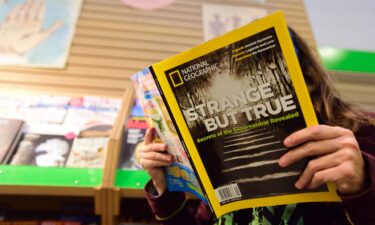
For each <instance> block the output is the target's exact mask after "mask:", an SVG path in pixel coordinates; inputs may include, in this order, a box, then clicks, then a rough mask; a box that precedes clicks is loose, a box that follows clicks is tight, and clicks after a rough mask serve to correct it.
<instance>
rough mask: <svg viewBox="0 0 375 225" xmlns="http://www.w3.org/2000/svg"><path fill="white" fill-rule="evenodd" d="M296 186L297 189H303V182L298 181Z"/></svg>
mask: <svg viewBox="0 0 375 225" xmlns="http://www.w3.org/2000/svg"><path fill="white" fill-rule="evenodd" d="M294 186H295V187H296V188H297V189H302V184H301V182H299V181H297V182H296V183H295V184H294Z"/></svg>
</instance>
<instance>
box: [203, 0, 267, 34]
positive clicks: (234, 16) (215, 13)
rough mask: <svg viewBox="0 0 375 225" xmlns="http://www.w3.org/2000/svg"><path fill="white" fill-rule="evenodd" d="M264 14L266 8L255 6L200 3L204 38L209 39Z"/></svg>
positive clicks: (265, 13)
mask: <svg viewBox="0 0 375 225" xmlns="http://www.w3.org/2000/svg"><path fill="white" fill-rule="evenodd" d="M266 15H267V10H265V9H262V8H257V7H242V6H231V5H221V4H210V3H205V4H203V5H202V18H203V19H202V21H203V35H204V40H205V41H208V40H211V39H212V38H214V37H217V36H220V35H222V34H225V33H228V32H229V31H231V30H234V29H236V28H238V27H240V26H243V25H245V24H247V23H250V22H252V21H254V20H256V19H259V18H262V17H264V16H266Z"/></svg>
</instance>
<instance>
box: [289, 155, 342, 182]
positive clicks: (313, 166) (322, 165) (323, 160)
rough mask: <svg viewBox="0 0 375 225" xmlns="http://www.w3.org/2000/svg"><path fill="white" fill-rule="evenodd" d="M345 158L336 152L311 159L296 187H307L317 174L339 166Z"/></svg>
mask: <svg viewBox="0 0 375 225" xmlns="http://www.w3.org/2000/svg"><path fill="white" fill-rule="evenodd" d="M344 160H345V159H344V158H343V157H342V156H341V155H340V154H339V153H337V152H336V153H334V154H328V155H325V156H322V157H319V158H316V159H313V160H310V161H309V162H308V164H307V166H306V168H305V170H304V171H303V172H302V174H301V175H300V177H299V178H298V180H297V182H296V183H295V186H296V188H298V189H302V188H305V187H307V185H309V184H311V181H312V180H313V178H314V176H316V174H318V173H319V172H320V171H323V170H326V169H330V168H334V167H337V166H338V165H340V164H341V163H342V162H343V161H344ZM315 180H316V178H315ZM315 180H314V181H315ZM315 183H318V180H316V182H314V184H315ZM321 184H323V183H321ZM319 185H320V184H319Z"/></svg>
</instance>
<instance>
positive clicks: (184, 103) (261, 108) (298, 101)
mask: <svg viewBox="0 0 375 225" xmlns="http://www.w3.org/2000/svg"><path fill="white" fill-rule="evenodd" d="M144 74H148V78H147V79H143V78H142V76H143V77H144ZM133 82H134V84H135V89H136V90H137V89H139V87H146V86H147V85H150V84H151V83H152V85H154V90H149V91H146V92H144V93H140V92H139V91H138V96H140V95H141V97H142V98H143V99H146V100H145V101H144V104H143V107H144V110H145V113H146V115H147V116H148V117H149V118H150V120H152V125H153V126H156V128H157V131H158V133H159V136H160V138H161V140H162V141H164V142H166V143H167V144H168V146H173V147H172V149H170V150H171V152H175V154H176V155H177V156H180V158H178V157H176V160H175V164H174V165H172V168H173V169H174V168H179V167H177V166H175V165H176V164H178V163H179V162H180V161H181V162H183V163H182V165H186V164H187V163H189V165H188V166H186V167H187V168H188V169H189V170H188V169H187V170H186V171H189V173H180V172H179V171H178V172H174V173H173V172H171V174H172V175H175V176H180V178H183V179H193V180H192V181H187V186H188V187H189V186H191V185H190V184H197V185H198V183H199V185H198V186H197V187H195V186H194V188H193V189H195V190H198V191H197V192H199V191H201V192H200V193H203V196H204V197H205V199H206V201H207V203H208V204H209V206H210V207H211V209H212V211H213V212H214V215H215V216H216V217H219V216H221V215H223V214H225V213H228V212H231V211H235V210H239V209H244V208H252V207H262V206H273V205H282V204H292V203H298V202H324V201H340V198H339V197H338V196H337V194H336V190H335V186H334V185H333V184H328V185H323V186H321V187H319V188H317V189H314V190H309V189H303V190H298V189H296V188H295V187H294V183H295V181H296V180H297V178H298V176H299V175H300V173H301V172H302V171H303V169H304V167H305V166H306V164H307V160H308V159H305V160H300V161H299V162H297V163H295V164H293V165H291V166H288V167H286V168H282V167H280V166H279V165H278V160H279V158H280V157H281V156H282V155H283V154H285V153H286V152H287V151H288V149H287V148H286V147H285V146H284V145H283V140H284V139H285V138H286V137H287V136H288V135H290V134H291V133H293V132H295V131H297V130H300V129H302V128H305V127H307V126H311V125H315V124H318V122H317V118H316V115H315V112H314V109H313V106H312V103H311V100H310V97H309V93H308V90H307V87H306V84H305V82H304V79H303V75H302V72H301V69H300V67H299V63H298V58H297V55H296V53H295V51H294V47H293V42H292V39H291V37H290V34H289V31H288V27H287V24H286V22H285V19H284V15H283V13H282V12H276V13H273V14H271V15H269V16H267V17H264V18H261V19H259V20H257V21H254V22H252V23H250V24H248V25H245V26H243V27H241V28H239V29H236V30H234V31H232V32H229V33H227V34H225V35H223V36H220V37H218V38H215V39H213V40H211V41H208V42H206V43H203V44H201V45H199V46H197V47H194V48H192V49H189V50H187V51H185V52H182V53H180V54H178V55H176V56H173V57H171V58H169V59H166V60H164V61H161V62H159V63H155V64H153V65H152V66H150V67H149V68H147V69H145V70H144V71H142V72H140V73H138V74H136V75H135V76H134V77H133ZM142 95H143V96H142ZM150 99H152V101H150ZM150 102H151V103H150ZM162 118H164V119H162ZM185 157H187V158H186V159H188V162H185V161H186V159H185ZM185 163H186V164H185ZM190 168H191V169H192V171H191V172H190ZM173 169H169V170H173ZM167 170H168V169H167ZM172 181H173V180H172ZM196 181H197V182H196ZM173 182H174V183H173V184H175V185H177V186H178V185H180V186H182V185H184V184H186V183H184V182H175V181H173ZM168 188H169V186H168ZM170 190H171V189H170Z"/></svg>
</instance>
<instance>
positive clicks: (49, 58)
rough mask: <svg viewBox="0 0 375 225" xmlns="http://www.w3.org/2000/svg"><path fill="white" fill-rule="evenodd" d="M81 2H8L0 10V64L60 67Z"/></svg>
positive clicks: (28, 0) (64, 58) (78, 0)
mask: <svg viewBox="0 0 375 225" xmlns="http://www.w3.org/2000/svg"><path fill="white" fill-rule="evenodd" d="M81 5H82V0H8V1H4V2H2V4H1V7H0V65H15V66H27V67H41V68H45V67H47V68H63V67H64V66H65V64H66V61H67V57H68V53H69V49H70V45H71V42H72V39H73V35H74V31H75V27H76V22H77V19H78V17H79V13H80V10H81Z"/></svg>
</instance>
